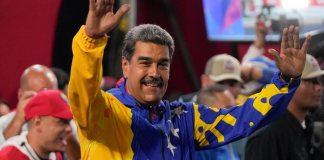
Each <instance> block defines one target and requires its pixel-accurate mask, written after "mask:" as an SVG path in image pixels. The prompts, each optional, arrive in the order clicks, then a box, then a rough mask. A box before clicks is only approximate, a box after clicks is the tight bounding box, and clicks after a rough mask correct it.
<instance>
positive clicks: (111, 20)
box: [85, 0, 129, 38]
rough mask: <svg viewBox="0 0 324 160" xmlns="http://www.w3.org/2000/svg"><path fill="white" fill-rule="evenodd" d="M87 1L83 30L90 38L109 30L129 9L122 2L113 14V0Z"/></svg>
mask: <svg viewBox="0 0 324 160" xmlns="http://www.w3.org/2000/svg"><path fill="white" fill-rule="evenodd" d="M89 3H90V5H89V13H88V17H87V21H86V28H85V32H86V34H87V35H88V36H90V37H92V38H98V37H102V36H104V35H105V34H106V33H108V32H109V31H111V30H112V29H113V28H114V27H115V26H116V25H117V24H118V23H119V21H120V20H121V19H122V17H123V15H124V14H125V13H126V12H127V11H128V10H129V5H127V4H124V5H122V6H121V7H120V8H119V9H118V11H117V12H116V14H114V13H113V5H114V0H89Z"/></svg>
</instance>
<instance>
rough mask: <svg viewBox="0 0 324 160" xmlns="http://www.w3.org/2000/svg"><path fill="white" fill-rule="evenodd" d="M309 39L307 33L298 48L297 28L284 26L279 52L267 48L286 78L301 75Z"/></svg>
mask: <svg viewBox="0 0 324 160" xmlns="http://www.w3.org/2000/svg"><path fill="white" fill-rule="evenodd" d="M310 40H311V36H310V35H308V36H307V37H306V39H305V41H304V44H303V46H302V47H301V48H300V42H299V28H298V27H295V26H290V27H289V29H288V28H285V29H284V30H283V32H282V39H281V46H280V54H279V53H278V52H277V51H276V50H274V49H269V53H271V54H272V55H273V56H274V60H275V61H276V64H277V67H278V68H279V70H280V72H281V73H282V75H283V76H285V77H288V78H296V77H299V76H301V74H302V72H303V69H304V65H305V60H306V52H307V49H308V46H309V44H310Z"/></svg>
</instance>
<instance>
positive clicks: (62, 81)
mask: <svg viewBox="0 0 324 160" xmlns="http://www.w3.org/2000/svg"><path fill="white" fill-rule="evenodd" d="M51 70H52V72H53V73H54V74H55V77H56V79H57V85H58V89H59V90H61V91H62V92H63V93H64V94H65V95H67V90H68V84H69V80H70V76H69V74H68V73H66V72H65V71H64V70H63V69H61V68H56V67H52V68H51Z"/></svg>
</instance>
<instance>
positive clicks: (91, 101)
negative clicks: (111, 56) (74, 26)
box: [68, 26, 109, 131]
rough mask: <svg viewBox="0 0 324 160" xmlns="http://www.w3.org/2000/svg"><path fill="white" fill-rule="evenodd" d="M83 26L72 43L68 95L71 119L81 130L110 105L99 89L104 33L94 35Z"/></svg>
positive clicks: (90, 128)
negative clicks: (88, 33)
mask: <svg viewBox="0 0 324 160" xmlns="http://www.w3.org/2000/svg"><path fill="white" fill-rule="evenodd" d="M84 28H85V26H82V27H81V28H80V30H79V32H78V33H77V34H76V35H75V37H74V39H73V43H72V51H73V60H72V67H71V77H70V82H69V89H68V97H69V103H70V106H71V110H72V113H73V116H74V120H75V121H76V123H77V125H78V126H79V128H80V129H81V130H84V131H85V130H86V131H92V130H93V129H94V127H95V125H96V124H97V123H96V122H98V121H100V118H101V117H102V115H98V114H101V113H103V112H104V110H105V108H107V106H109V102H108V100H107V98H104V96H107V95H105V93H104V92H103V91H101V90H100V82H101V79H102V58H103V54H104V48H105V46H106V43H107V37H102V38H99V39H93V38H90V37H88V36H87V35H86V34H85V32H84Z"/></svg>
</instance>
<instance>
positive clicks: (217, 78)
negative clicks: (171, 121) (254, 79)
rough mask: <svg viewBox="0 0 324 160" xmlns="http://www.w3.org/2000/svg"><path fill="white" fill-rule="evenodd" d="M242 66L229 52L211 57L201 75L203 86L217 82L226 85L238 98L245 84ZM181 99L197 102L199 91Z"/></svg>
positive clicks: (180, 99)
mask: <svg viewBox="0 0 324 160" xmlns="http://www.w3.org/2000/svg"><path fill="white" fill-rule="evenodd" d="M240 68H241V65H240V62H239V61H238V60H237V59H236V58H234V57H233V56H231V55H229V54H225V53H224V54H218V55H215V56H213V57H211V58H209V59H208V61H207V63H206V66H205V72H204V74H202V75H201V77H200V82H201V88H202V89H204V88H206V87H207V86H210V85H212V84H215V83H217V84H220V85H225V86H227V87H228V89H229V90H230V92H231V94H233V96H234V98H237V96H238V95H239V94H240V90H241V86H242V84H243V80H242V79H241V70H240ZM179 101H183V102H197V93H189V94H186V95H183V96H180V98H179Z"/></svg>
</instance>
